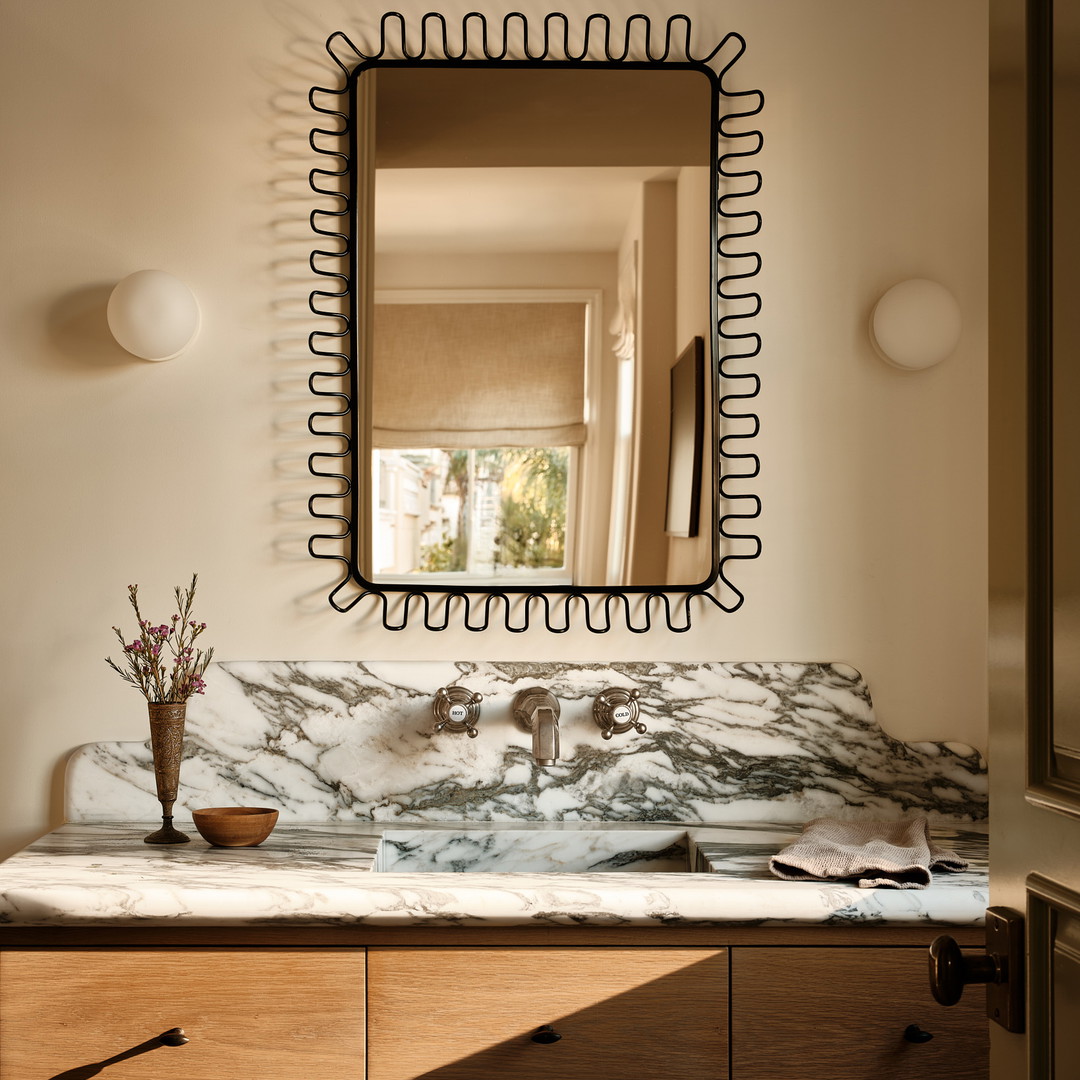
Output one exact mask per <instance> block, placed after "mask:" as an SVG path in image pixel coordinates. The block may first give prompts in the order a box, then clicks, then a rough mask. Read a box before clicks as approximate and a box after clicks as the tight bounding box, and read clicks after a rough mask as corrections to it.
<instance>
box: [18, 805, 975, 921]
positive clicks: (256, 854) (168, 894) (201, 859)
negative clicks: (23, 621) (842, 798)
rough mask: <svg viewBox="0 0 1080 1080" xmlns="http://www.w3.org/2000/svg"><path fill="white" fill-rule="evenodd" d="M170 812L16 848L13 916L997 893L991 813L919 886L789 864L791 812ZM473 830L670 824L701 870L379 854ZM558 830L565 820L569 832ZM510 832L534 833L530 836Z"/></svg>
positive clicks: (771, 902)
mask: <svg viewBox="0 0 1080 1080" xmlns="http://www.w3.org/2000/svg"><path fill="white" fill-rule="evenodd" d="M178 824H180V825H181V826H182V827H183V825H184V823H183V822H178ZM154 827H155V826H154V823H152V822H147V823H146V824H145V827H144V826H141V825H140V824H138V823H132V822H123V823H108V824H94V823H86V822H79V823H73V824H68V825H64V826H62V827H60V828H59V829H57V830H55V831H54V832H51V833H49V834H48V835H47V836H44V837H42V838H41V839H40V840H38V841H36V842H35V843H33V844H31V845H30V846H29V847H28V848H26V849H25V850H23V851H22V852H20V853H18V854H17V855H15V856H13V857H12V858H10V859H8V860H7V861H6V862H3V863H0V926H8V927H16V926H22V927H27V926H82V927H90V926H121V925H132V926H135V925H137V926H177V925H188V926H199V925H201V926H229V925H234V926H239V925H266V924H285V925H289V926H293V927H296V926H302V925H339V926H345V925H359V924H366V925H373V926H408V925H427V926H435V925H448V926H449V925H452V926H513V925H517V926H523V925H548V926H561V925H594V926H656V925H682V926H690V925H709V924H714V925H721V924H722V925H732V924H744V925H748V926H757V925H766V924H773V925H781V924H784V925H791V924H794V925H798V924H801V925H813V924H818V925H823V924H845V925H850V924H852V923H868V924H878V925H880V924H882V923H890V924H897V925H905V924H906V925H911V924H930V925H946V926H974V925H979V924H981V923H982V920H983V916H984V912H985V908H986V906H987V903H988V884H987V869H986V836H987V827H986V825H985V824H964V825H934V826H933V827H932V834H933V836H934V838H935V839H936V840H937V841H938V843H940V844H941V845H942V846H944V847H949V848H952V849H953V850H955V851H956V852H957V853H958V854H959V855H960V856H961V857H962V858H964V859H965V860H967V861H968V863H969V867H968V869H967V870H966V871H964V872H962V873H958V874H953V873H941V872H936V873H935V874H934V877H933V882H932V884H931V885H930V886H929V887H928V888H926V889H906V890H900V889H887V888H871V889H861V888H858V887H857V885H856V884H855V883H854V882H840V883H823V882H791V881H781V880H780V879H778V878H776V877H774V876H773V875H772V874H771V873H770V871H769V868H768V860H769V856H770V855H772V854H775V853H776V852H778V851H779V850H780V849H781V848H783V847H785V846H786V845H787V844H789V843H791V842H792V841H793V840H794V839H796V837H797V836H798V835H799V832H800V828H799V826H797V825H792V824H790V823H788V824H779V825H777V824H768V823H748V824H724V825H705V824H689V825H687V824H670V823H667V824H665V823H653V822H649V823H640V822H610V823H603V824H600V823H597V822H587V823H586V822H521V821H514V822H483V823H475V824H472V825H463V824H462V823H456V824H454V823H446V822H444V823H441V824H430V825H428V824H420V823H412V824H410V825H408V826H406V825H404V824H402V825H387V824H382V823H376V822H355V821H354V822H335V823H321V824H302V823H292V822H286V823H282V824H279V825H278V827H277V829H275V831H274V832H273V833H272V834H271V836H270V838H269V839H268V840H267V841H266V842H265V843H263V844H262V845H261V846H260V847H256V848H215V847H211V846H210V845H208V844H207V843H206V842H205V841H204V840H203V839H202V838H201V837H200V836H198V835H197V834H196V833H194V830H193V829H192V830H191V832H192V840H191V842H190V843H188V844H184V845H180V846H176V847H153V846H149V845H146V844H144V843H143V842H142V837H143V836H144V835H145V834H146V833H147V832H149V831H151V830H152V829H153V828H154ZM466 829H469V830H471V831H473V832H475V833H477V834H483V836H484V837H486V838H487V841H490V840H492V839H493V838H494V839H496V840H497V839H498V837H497V835H496V834H498V833H500V832H505V833H515V834H521V833H526V832H532V833H534V834H536V836H537V838H538V839H537V842H538V843H541V844H543V843H544V841H545V839H546V841H547V843H548V846H549V847H551V848H552V849H554V850H557V851H558V852H560V853H562V852H570V853H573V852H580V850H581V848H582V845H583V844H584V845H588V844H589V843H590V842H593V841H595V840H596V839H597V833H599V832H604V833H608V834H618V833H619V832H623V833H633V834H635V835H634V836H633V837H631V838H629V839H631V840H632V843H630V845H629V847H630V848H632V849H636V848H639V847H640V846H641V844H640V843H639V841H640V840H641V839H642V838H641V835H640V834H641V833H643V832H655V833H656V834H657V837H658V845H657V846H658V847H659V848H660V849H668V848H670V847H671V842H672V841H674V840H679V841H681V842H685V841H687V840H688V842H689V843H688V846H689V849H690V856H691V859H692V860H693V862H692V865H695V866H696V867H697V869H698V870H699V871H701V872H694V873H691V872H688V871H685V870H684V871H676V872H667V871H663V870H649V869H640V868H639V867H641V866H647V865H648V858H651V857H652V856H648V857H647V858H646V861H645V862H640V861H638V862H634V861H633V859H626V858H624V857H622V856H619V857H617V858H611V857H610V853H609V857H607V858H606V862H605V860H603V859H601V860H599V861H600V862H602V863H604V866H605V869H604V870H603V871H597V870H595V869H593V870H588V871H585V872H565V871H564V872H555V871H551V870H548V871H545V872H531V871H522V870H517V871H512V872H494V871H482V872H465V873H460V872H459V873H430V872H418V871H417V870H415V869H403V868H398V869H389V868H387V869H385V870H384V868H383V866H384V865H386V866H389V863H388V862H387V860H386V858H385V856H384V855H380V856H379V860H380V865H378V866H377V859H376V853H377V851H378V850H379V844H380V840H381V839H382V837H383V836H384V835H387V836H388V837H389V838H390V839H391V840H394V841H395V844H394V845H392V846H393V848H394V849H395V850H396V849H397V848H399V847H401V848H409V847H412V846H415V845H413V844H412V840H414V839H415V835H414V834H416V833H418V832H423V833H434V832H438V831H440V830H441V831H442V832H444V833H445V834H446V836H447V839H448V841H450V840H452V839H453V838H455V837H458V838H460V835H461V834H462V832H463V831H464V830H466ZM185 831H187V830H185ZM552 832H558V833H560V834H562V835H561V836H560V837H559V839H558V841H557V842H556V843H552V842H551V840H552V838H551V837H550V834H551V833H552ZM395 834H397V835H396V836H395ZM541 834H543V835H541ZM574 834H579V835H578V836H576V837H575V835H574ZM527 839H529V838H527ZM601 839H603V838H601ZM396 841H401V843H396ZM476 846H477V845H476V844H473V847H476ZM480 846H483V844H481V845H480ZM509 846H511V847H515V846H520V847H527V846H528V844H526V843H521V844H519V843H517V838H515V841H514V842H513V843H511V844H510V845H509ZM609 846H610V845H609ZM615 847H616V848H617V847H618V845H615ZM384 851H385V848H384ZM638 854H640V853H638ZM660 854H663V851H661V852H660ZM560 857H561V855H560ZM635 857H636V856H635ZM432 859H433V864H434V862H438V861H439V860H440V859H442V860H443V864H444V865H445V866H448V867H450V868H453V867H454V865H455V864H454V863H453V862H451V863H449V864H447V863H446V862H445V858H444V856H441V855H438V854H436V855H433V856H432ZM458 865H461V864H458ZM499 865H501V866H505V863H502V862H500V863H499ZM582 865H590V866H592V865H595V864H594V863H588V862H586V863H583V864H582ZM654 865H657V864H654ZM613 867H614V871H613V870H612V868H613ZM627 867H631V868H629V869H628V868H627ZM567 869H572V868H569V867H568V868H567Z"/></svg>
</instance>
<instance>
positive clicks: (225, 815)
mask: <svg viewBox="0 0 1080 1080" xmlns="http://www.w3.org/2000/svg"><path fill="white" fill-rule="evenodd" d="M191 817H192V820H193V821H194V822H195V828H196V829H198V830H199V834H200V835H201V836H202V838H203V839H204V840H206V841H207V842H208V843H211V844H213V845H214V847H255V846H257V845H258V844H261V843H262V842H263V841H264V840H265V839H266V838H267V837H268V836H269V835H270V834H271V833H272V832H273V831H274V826H275V825H276V824H277V819H278V812H277V811H276V810H268V809H266V808H265V807H261V806H212V807H209V808H208V809H206V810H192V811H191Z"/></svg>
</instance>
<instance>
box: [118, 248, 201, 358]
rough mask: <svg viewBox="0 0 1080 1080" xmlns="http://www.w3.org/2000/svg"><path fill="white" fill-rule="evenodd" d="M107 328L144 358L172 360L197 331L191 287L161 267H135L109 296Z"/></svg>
mask: <svg viewBox="0 0 1080 1080" xmlns="http://www.w3.org/2000/svg"><path fill="white" fill-rule="evenodd" d="M107 314H108V319H109V329H110V330H111V331H112V336H113V337H114V338H116V341H117V344H118V345H120V346H121V347H122V348H124V349H126V350H127V351H128V352H129V353H132V354H133V355H134V356H138V357H141V358H142V359H143V360H172V359H173V357H176V356H179V355H180V354H181V353H182V352H183V351H184V350H185V349H186V348H187V347H188V346H189V345H190V344H191V343H192V342H193V341H194V340H195V337H196V335H197V334H198V333H199V325H200V323H201V316H200V314H199V304H198V301H197V300H196V299H195V295H194V294H193V293H192V291H191V290H190V289H189V288H188V287H187V286H186V285H185V284H184V283H183V282H182V281H181V280H180V279H179V278H177V277H173V275H172V274H167V273H166V272H165V271H164V270H137V271H136V272H135V273H134V274H129V275H128V276H127V277H126V278H124V279H123V280H122V281H120V282H119V283H118V284H117V286H116V288H114V289H113V291H112V293H111V294H110V296H109V307H108V312H107Z"/></svg>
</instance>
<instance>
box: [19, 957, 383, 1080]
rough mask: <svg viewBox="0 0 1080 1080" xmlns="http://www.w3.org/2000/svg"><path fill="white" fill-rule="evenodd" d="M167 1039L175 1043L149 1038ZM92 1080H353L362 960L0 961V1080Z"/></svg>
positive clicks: (357, 1066)
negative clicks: (176, 1035)
mask: <svg viewBox="0 0 1080 1080" xmlns="http://www.w3.org/2000/svg"><path fill="white" fill-rule="evenodd" d="M177 1027H180V1028H183V1037H184V1038H186V1039H187V1040H188V1041H187V1042H186V1043H182V1044H180V1045H168V1044H167V1043H162V1042H161V1041H160V1040H159V1039H158V1036H160V1035H161V1034H162V1033H164V1032H167V1031H170V1030H171V1029H173V1028H177ZM174 1041H175V1040H174ZM98 1075H100V1076H102V1077H103V1078H104V1077H108V1078H109V1080H311V1078H314V1077H323V1076H325V1077H333V1078H334V1080H363V1076H364V954H363V951H362V950H342V949H137V950H136V949H84V950H34V951H31V950H27V951H18V950H6V951H4V952H2V953H0V1076H2V1077H4V1080H7V1078H8V1077H10V1078H11V1080H61V1078H67V1077H70V1078H72V1080H75V1078H78V1077H89V1076H98Z"/></svg>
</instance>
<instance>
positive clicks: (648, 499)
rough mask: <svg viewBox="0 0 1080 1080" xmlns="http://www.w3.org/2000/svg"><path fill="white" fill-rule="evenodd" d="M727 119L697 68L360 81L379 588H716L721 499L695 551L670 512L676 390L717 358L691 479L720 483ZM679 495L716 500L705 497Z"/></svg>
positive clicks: (362, 525) (364, 523)
mask: <svg viewBox="0 0 1080 1080" xmlns="http://www.w3.org/2000/svg"><path fill="white" fill-rule="evenodd" d="M713 99H714V88H713V84H712V81H711V80H710V78H709V77H708V76H707V75H706V73H704V72H703V71H701V70H697V69H695V68H692V67H679V66H678V65H669V66H658V65H635V64H631V63H623V64H610V65H608V64H588V65H581V64H578V65H569V64H568V65H560V64H551V63H548V64H543V65H530V64H514V65H509V66H508V65H491V64H482V63H470V62H458V63H448V62H443V63H426V64H425V63H418V64H409V63H401V62H398V63H388V64H372V65H370V66H368V67H366V68H365V69H364V70H363V71H362V72H360V74H359V75H358V77H357V80H356V90H355V108H356V111H357V115H358V116H360V117H362V118H364V119H365V121H366V122H365V123H364V124H361V125H359V127H358V130H359V131H360V132H361V134H360V135H359V136H358V139H359V142H360V145H358V147H357V149H356V166H355V167H356V169H357V172H358V175H357V178H356V200H355V207H356V209H355V213H356V214H357V215H358V220H357V221H356V222H355V223H354V227H353V229H352V233H353V235H354V236H355V237H356V238H357V239H356V249H357V250H356V252H355V259H356V266H355V268H354V273H355V280H356V284H357V288H356V296H355V298H354V305H355V312H356V324H357V326H359V327H362V328H363V332H362V333H360V334H358V340H357V342H356V349H357V365H358V376H359V378H358V385H359V387H360V388H361V393H360V397H361V399H362V400H360V401H357V402H355V403H354V409H353V417H354V422H355V425H356V428H355V431H354V432H353V437H354V440H355V446H356V449H357V454H358V456H359V459H360V461H363V462H367V463H368V467H367V468H364V467H358V470H357V476H358V484H357V487H358V491H357V493H356V500H357V501H356V505H355V508H354V513H355V514H356V520H357V525H358V536H357V552H358V559H359V568H360V571H361V574H362V576H363V577H364V578H365V579H367V580H369V581H373V582H376V583H378V584H380V585H390V586H393V585H401V586H405V587H409V588H425V587H426V586H427V585H429V584H450V585H454V584H460V585H461V586H463V587H474V586H479V587H483V586H494V587H501V588H507V587H511V588H516V587H523V588H533V587H540V588H542V587H544V586H562V587H602V586H609V587H613V588H624V587H651V586H655V587H683V588H686V587H693V586H696V585H698V584H700V583H702V582H705V581H707V580H708V579H709V578H710V576H711V574H712V573H713V571H714V569H715V566H716V559H717V552H716V537H715V535H714V533H715V529H714V522H715V515H716V506H715V505H714V487H715V485H714V483H712V482H710V481H709V480H706V482H704V483H700V484H698V485H697V488H696V490H697V495H696V496H694V497H695V499H696V505H695V506H693V507H684V508H682V510H681V511H680V513H681V515H682V516H683V517H684V518H685V519H686V520H687V521H689V520H692V519H694V518H696V520H698V521H699V522H700V523H701V526H700V527H699V528H697V529H696V530H693V531H691V533H690V535H685V533H686V531H687V530H686V529H685V528H682V529H680V530H676V531H675V533H674V534H672V533H669V532H668V531H667V530H666V526H667V524H668V523H667V521H666V512H667V499H668V490H669V473H670V471H671V467H672V466H671V463H670V462H669V447H670V445H671V432H670V417H671V402H670V395H671V385H672V368H673V366H674V365H675V363H676V360H677V358H678V357H679V355H680V354H681V353H682V352H683V351H684V350H685V348H686V347H687V346H688V345H689V344H690V342H691V341H692V340H693V339H694V338H695V337H700V338H701V339H702V340H703V342H704V365H703V370H704V372H705V377H704V386H703V391H702V393H703V397H704V400H705V408H704V410H703V411H704V431H703V438H702V440H701V444H700V449H698V450H696V451H694V453H695V454H696V458H694V456H693V454H692V455H691V457H690V459H689V460H687V459H686V457H685V455H683V460H680V462H678V463H677V467H678V468H681V469H686V470H689V472H690V473H691V474H692V473H693V472H694V471H695V470H696V471H697V473H698V475H699V476H703V477H705V478H712V477H714V476H715V471H716V468H717V462H716V459H715V453H714V443H715V438H714V432H713V430H712V429H713V426H714V425H713V419H714V416H715V408H716V394H717V388H716V386H715V382H714V376H713V371H714V366H715V357H714V354H713V349H714V345H713V342H714V337H715V333H714V327H713V323H714V319H715V316H714V306H713V297H712V296H711V291H712V289H713V288H714V281H715V252H714V244H715V221H714V218H715V214H714V212H713V209H712V208H713V206H714V205H715V200H716V180H715V160H716V139H715V137H714V132H713V123H712V117H713V115H714V108H715V102H714V100H713ZM368 478H370V484H368V483H366V481H367V480H368ZM671 479H672V481H673V482H674V481H675V480H676V479H677V478H674V477H671ZM675 486H676V488H677V489H678V490H679V491H681V492H686V491H691V492H692V491H694V490H695V488H694V485H693V484H692V475H691V476H688V477H687V478H686V479H685V483H683V482H679V483H676V485H675ZM680 533H681V535H680ZM695 533H696V535H695Z"/></svg>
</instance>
